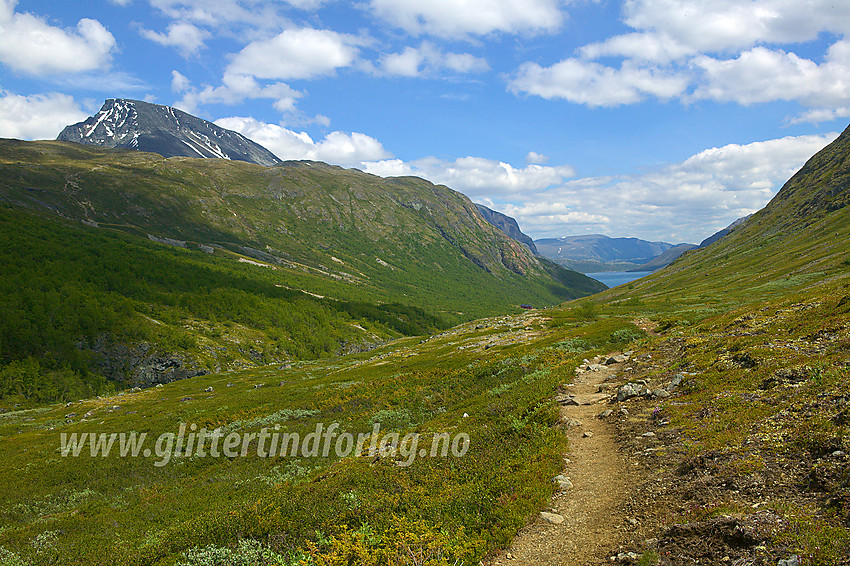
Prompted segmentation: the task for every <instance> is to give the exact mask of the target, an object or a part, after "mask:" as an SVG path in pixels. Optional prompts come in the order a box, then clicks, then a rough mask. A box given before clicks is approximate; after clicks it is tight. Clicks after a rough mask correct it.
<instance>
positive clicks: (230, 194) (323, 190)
mask: <svg viewBox="0 0 850 566" xmlns="http://www.w3.org/2000/svg"><path fill="white" fill-rule="evenodd" d="M0 179H2V180H3V181H2V183H0V199H2V200H3V201H5V202H7V203H10V204H13V205H14V206H19V207H25V208H28V209H30V210H34V211H39V212H48V211H50V212H53V213H55V214H58V215H59V216H62V217H65V218H69V219H75V220H81V221H84V222H87V223H89V224H92V225H97V226H100V227H103V228H111V229H116V230H121V231H125V232H127V233H130V234H134V235H141V236H144V237H150V236H153V237H157V238H160V239H161V240H162V241H165V242H170V243H172V244H174V245H179V246H185V247H187V248H190V249H200V250H205V251H207V252H213V253H222V252H224V251H230V252H235V253H238V254H241V255H246V256H250V257H253V258H254V259H255V260H258V261H261V262H264V263H269V264H271V265H274V266H275V267H276V268H278V269H279V270H285V271H287V272H291V273H292V274H293V275H301V276H306V275H311V276H314V278H315V279H317V280H316V281H307V280H305V281H304V283H305V287H304V288H303V289H304V290H305V291H309V292H313V293H316V294H321V295H328V296H333V297H335V298H370V299H372V300H377V301H399V300H403V301H404V302H406V303H408V304H413V305H418V306H422V307H426V308H428V309H430V310H431V311H432V312H436V311H441V312H443V313H445V314H448V315H452V314H457V316H459V317H461V318H460V319H457V320H463V319H468V318H469V317H472V316H486V315H488V314H493V313H495V312H499V311H504V309H505V308H508V307H510V306H511V305H515V304H518V303H536V304H543V305H545V304H553V303H556V302H558V301H562V300H564V299H569V298H574V297H577V296H582V295H585V294H588V293H591V292H595V291H598V290H600V287H599V285H598V282H595V281H593V280H591V279H588V278H586V277H583V276H581V275H579V274H571V273H569V272H567V271H565V270H563V269H558V268H557V267H555V266H554V265H553V264H551V263H548V262H547V263H541V262H540V261H538V260H537V259H536V258H534V256H532V255H531V253H530V252H529V251H528V250H527V249H526V248H525V247H524V246H522V245H520V244H518V243H517V242H515V241H514V240H512V239H510V238H508V237H507V236H505V235H504V234H503V233H502V232H500V231H499V230H498V229H496V228H494V227H493V226H491V225H490V224H489V223H487V222H486V221H485V220H484V219H483V217H481V215H480V214H479V213H478V212H477V209H476V208H475V206H474V205H473V204H472V203H471V202H470V201H469V199H468V198H466V197H465V196H464V195H462V194H460V193H457V192H455V191H452V190H450V189H448V188H447V187H442V186H435V185H433V184H431V183H429V182H427V181H425V180H423V179H419V178H414V177H409V178H407V177H406V178H390V179H382V178H380V177H376V176H374V175H368V174H366V173H363V172H361V171H357V170H353V169H350V170H344V169H342V168H339V167H334V166H330V165H326V164H323V163H316V162H287V163H284V164H282V165H280V166H277V167H261V166H258V165H251V164H247V163H241V162H231V161H226V160H220V159H190V158H182V157H175V158H170V159H164V158H162V157H161V156H158V155H156V154H149V153H140V152H133V151H116V150H103V149H98V148H90V147H87V146H80V145H76V144H70V143H65V142H20V141H16V140H4V141H0ZM553 274H554V275H553ZM564 282H566V283H567V284H568V285H569V286H565V285H564ZM307 283H309V285H307ZM341 283H342V285H341ZM458 313H459V314H458Z"/></svg>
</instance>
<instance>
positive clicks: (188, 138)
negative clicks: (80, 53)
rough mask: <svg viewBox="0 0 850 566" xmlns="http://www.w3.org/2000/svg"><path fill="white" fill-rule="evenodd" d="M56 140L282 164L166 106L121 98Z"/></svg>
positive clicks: (170, 154) (248, 143) (253, 145)
mask: <svg viewBox="0 0 850 566" xmlns="http://www.w3.org/2000/svg"><path fill="white" fill-rule="evenodd" d="M57 139H59V140H61V141H71V142H76V143H82V144H86V145H96V146H100V147H110V148H125V149H137V150H139V151H150V152H153V153H158V154H160V155H162V156H163V157H176V156H182V157H211V158H221V159H230V160H233V161H247V162H249V163H256V164H258V165H265V166H272V165H277V164H278V163H280V162H281V160H280V159H278V157H277V156H276V155H275V154H273V153H272V152H270V151H269V150H267V149H266V148H264V147H263V146H261V145H259V144H258V143H255V142H253V141H251V140H249V139H248V138H246V137H245V136H243V135H242V134H239V133H237V132H234V131H232V130H227V129H225V128H221V127H219V126H216V125H215V124H213V123H212V122H207V121H206V120H202V119H201V118H197V117H195V116H192V115H191V114H187V113H186V112H183V111H182V110H178V109H176V108H172V107H170V106H161V105H159V104H151V103H149V102H142V101H140V100H128V99H124V98H110V99H107V100H106V102H104V104H103V107H102V108H101V109H100V112H98V113H97V114H95V115H94V116H91V117H89V118H88V119H86V120H85V121H83V122H79V123H77V124H73V125H70V126H68V127H66V128H65V129H64V130H62V132H61V133H60V134H59V137H58V138H57Z"/></svg>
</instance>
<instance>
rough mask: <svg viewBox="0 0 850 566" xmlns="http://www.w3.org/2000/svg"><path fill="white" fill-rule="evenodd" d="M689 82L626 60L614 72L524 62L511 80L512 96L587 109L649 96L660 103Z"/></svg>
mask: <svg viewBox="0 0 850 566" xmlns="http://www.w3.org/2000/svg"><path fill="white" fill-rule="evenodd" d="M687 86H688V79H687V78H686V77H685V76H683V75H681V74H676V73H671V72H669V71H666V70H664V69H662V68H658V67H644V66H639V65H636V64H633V63H631V62H629V61H626V62H625V63H624V64H623V65H622V67H621V68H619V69H616V68H613V67H608V66H605V65H601V64H599V63H596V62H595V61H585V60H582V59H565V60H564V61H561V62H559V63H556V64H554V65H552V66H550V67H541V66H540V65H538V64H537V63H525V64H523V65H522V66H521V67H520V68H519V69H518V70H517V72H516V74H515V76H514V77H513V78H512V79H511V81H510V85H509V88H510V90H511V91H513V92H515V93H524V94H533V95H537V96H540V97H542V98H547V99H553V98H562V99H565V100H569V101H570V102H576V103H579V104H585V105H587V106H617V105H620V104H634V103H636V102H640V101H641V100H644V99H645V98H647V97H648V96H654V97H657V98H660V99H662V100H668V99H670V98H673V97H676V96H679V95H680V94H682V93H683V92H684V90H685V89H686V88H687Z"/></svg>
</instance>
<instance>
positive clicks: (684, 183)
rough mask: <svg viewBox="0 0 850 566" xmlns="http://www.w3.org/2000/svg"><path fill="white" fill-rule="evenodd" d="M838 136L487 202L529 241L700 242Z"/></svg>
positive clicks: (733, 150) (724, 151) (752, 207)
mask: <svg viewBox="0 0 850 566" xmlns="http://www.w3.org/2000/svg"><path fill="white" fill-rule="evenodd" d="M837 135H838V134H837V133H830V134H824V135H807V136H797V137H793V136H789V137H785V138H780V139H774V140H767V141H763V142H754V143H750V144H745V145H739V144H730V145H726V146H722V147H716V148H710V149H707V150H705V151H702V152H700V153H698V154H695V155H693V156H691V157H689V158H688V159H686V160H685V161H683V162H680V163H676V164H671V165H667V166H664V167H660V168H658V169H656V170H653V171H648V172H646V173H642V174H636V175H624V176H618V177H606V178H582V179H575V180H570V181H567V182H566V183H562V184H559V185H556V186H551V187H547V188H545V189H543V190H537V191H530V192H528V193H526V194H524V195H522V196H521V197H520V198H515V199H511V198H503V197H500V196H499V195H492V197H489V198H487V199H486V200H487V202H488V206H491V205H492V206H491V208H495V209H496V210H499V211H501V212H504V213H506V214H509V215H510V216H513V217H514V218H516V219H517V221H518V222H519V224H520V226H521V227H522V228H523V229H524V231H526V232H527V233H529V234H530V235H532V236H533V237H535V238H543V237H559V236H566V235H574V234H582V233H604V234H607V235H611V236H637V237H641V238H646V239H650V240H667V241H673V243H680V242H691V243H699V242H700V241H702V240H703V239H705V238H706V237H708V236H710V235H711V234H713V233H714V232H716V231H717V230H719V229H721V228H724V227H725V226H727V225H728V224H730V223H731V222H732V221H734V220H736V219H737V218H740V217H742V216H746V215H748V214H751V213H753V212H755V211H757V210H759V209H760V208H762V207H763V206H764V205H765V204H767V202H768V201H769V200H770V199H771V198H772V197H773V196H774V195H775V194H776V192H777V191H778V190H779V188H780V187H781V186H782V184H783V183H784V182H785V181H787V180H788V179H789V178H790V177H791V176H792V175H793V174H794V173H795V172H796V171H797V170H799V168H800V167H802V165H803V164H804V163H805V162H806V161H807V160H808V159H809V157H811V156H812V155H814V154H815V153H817V152H818V151H819V150H820V149H822V148H823V147H824V146H826V145H827V144H828V143H830V142H831V141H833V140H834V139H835V138H836V137H837ZM674 240H675V241H674Z"/></svg>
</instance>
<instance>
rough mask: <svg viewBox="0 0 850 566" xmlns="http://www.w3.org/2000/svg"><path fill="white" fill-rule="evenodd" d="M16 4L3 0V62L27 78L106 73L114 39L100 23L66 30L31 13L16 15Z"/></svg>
mask: <svg viewBox="0 0 850 566" xmlns="http://www.w3.org/2000/svg"><path fill="white" fill-rule="evenodd" d="M16 5H17V0H0V62H2V63H3V64H4V65H6V66H7V67H9V68H10V69H12V70H14V71H16V72H19V73H24V74H28V75H37V76H40V75H51V74H60V73H79V72H83V71H94V70H101V69H105V68H107V67H108V66H109V64H110V59H111V54H112V50H113V49H114V48H115V38H114V37H113V36H112V34H111V33H109V31H108V30H107V29H106V28H105V27H103V24H101V23H100V22H99V21H97V20H92V19H88V18H84V19H82V20H80V21H79V22H77V26H76V29H63V28H60V27H55V26H52V25H50V24H48V23H47V21H46V20H45V19H44V18H42V17H39V16H36V15H33V14H30V13H28V12H25V13H20V12H15V6H16Z"/></svg>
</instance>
